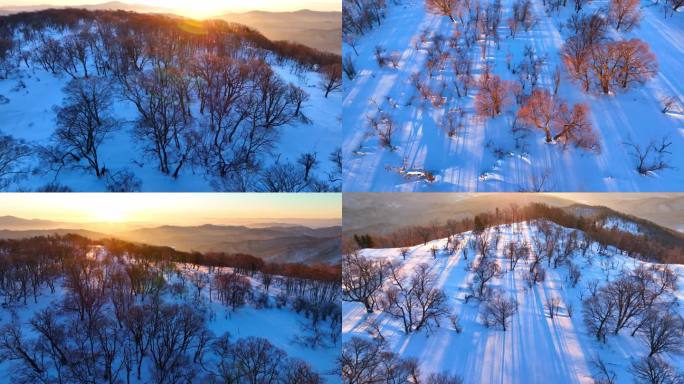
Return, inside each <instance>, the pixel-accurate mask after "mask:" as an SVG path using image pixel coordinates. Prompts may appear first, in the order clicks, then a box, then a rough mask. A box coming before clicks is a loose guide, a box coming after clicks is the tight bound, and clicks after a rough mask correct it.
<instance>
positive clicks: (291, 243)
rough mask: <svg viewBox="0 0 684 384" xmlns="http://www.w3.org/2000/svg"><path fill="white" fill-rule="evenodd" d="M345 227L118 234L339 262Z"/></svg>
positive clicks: (275, 257)
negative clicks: (342, 230) (343, 228)
mask: <svg viewBox="0 0 684 384" xmlns="http://www.w3.org/2000/svg"><path fill="white" fill-rule="evenodd" d="M340 235H341V228H340V227H339V226H337V227H325V228H309V227H304V226H277V227H262V228H250V227H245V226H219V225H202V226H198V227H180V226H161V227H155V228H143V229H137V230H133V231H129V232H125V233H120V234H118V235H117V236H118V237H120V238H122V239H124V240H129V241H135V242H141V243H146V244H153V245H167V246H171V247H173V248H175V249H178V250H183V251H192V250H195V251H200V252H209V251H214V252H228V253H249V254H252V255H254V256H258V257H261V258H263V259H265V260H269V261H279V262H304V263H308V262H322V263H337V262H338V261H339V257H340V251H339V250H340Z"/></svg>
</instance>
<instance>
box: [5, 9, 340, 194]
mask: <svg viewBox="0 0 684 384" xmlns="http://www.w3.org/2000/svg"><path fill="white" fill-rule="evenodd" d="M65 12H66V11H65ZM89 17H90V16H89ZM141 17H147V16H141ZM149 17H150V19H149V20H154V18H153V16H149ZM146 20H148V19H146ZM161 20H164V19H161ZM154 21H155V22H156V20H154ZM107 22H108V21H102V22H96V23H93V22H92V20H90V19H87V20H84V21H81V22H79V23H76V25H74V26H72V28H71V29H66V30H60V29H57V28H53V27H47V28H45V29H43V30H40V31H35V30H32V31H29V30H30V29H31V28H32V27H24V26H22V27H21V28H17V29H15V30H13V31H12V37H11V39H10V40H11V41H13V45H11V46H10V49H8V50H7V52H5V51H4V49H5V48H3V54H2V55H0V64H1V65H0V71H2V72H3V73H2V75H0V132H1V133H2V135H10V136H12V137H13V138H14V139H16V140H24V142H19V143H20V144H22V145H24V147H21V152H20V153H21V155H20V156H18V155H16V154H15V155H12V154H10V153H7V154H3V156H4V157H8V158H9V157H10V156H14V157H18V158H17V159H14V162H12V163H9V161H7V162H8V163H9V166H7V165H3V166H4V167H5V168H6V169H7V170H6V171H3V174H2V175H1V176H2V181H3V187H4V189H5V190H9V191H17V190H18V191H32V190H36V189H39V188H45V187H46V186H49V187H48V188H47V189H58V186H59V187H66V188H68V189H71V190H74V191H105V190H116V189H117V185H118V186H120V187H121V186H123V187H124V189H131V190H133V191H137V190H140V191H212V190H219V191H220V190H240V189H246V190H271V189H282V190H288V189H295V190H296V189H301V190H311V189H321V188H324V187H323V186H324V185H325V188H331V189H333V190H336V189H337V190H338V189H339V188H340V182H339V181H338V180H339V178H340V177H339V167H338V164H337V163H336V162H335V161H333V160H331V159H332V158H333V154H335V153H337V149H338V148H339V147H340V135H341V122H340V120H341V106H340V104H341V98H342V95H341V92H339V91H336V90H331V91H330V92H329V93H327V92H326V90H325V89H324V88H325V87H324V85H323V84H326V76H325V75H324V73H325V71H324V70H321V69H320V66H318V65H312V64H310V63H309V64H307V65H302V64H301V63H298V62H297V61H296V60H291V59H284V58H283V57H282V56H279V55H278V54H277V53H274V52H269V51H266V50H260V49H257V50H253V51H252V53H250V54H245V52H246V51H250V50H251V49H252V48H248V47H247V46H246V45H245V46H242V47H237V48H235V47H233V48H226V49H229V50H230V49H232V50H233V51H231V52H230V56H232V58H233V59H234V60H235V61H233V63H238V62H241V61H242V60H247V61H246V62H245V64H246V65H247V66H250V67H251V68H252V69H258V68H259V66H258V65H257V63H256V62H252V63H249V60H250V59H247V58H248V57H250V56H252V57H257V56H260V57H261V58H262V59H263V61H264V62H265V63H267V64H268V65H267V67H270V69H271V70H273V72H275V77H274V78H273V81H274V82H273V83H272V85H275V86H276V88H272V89H271V90H267V91H265V93H264V95H269V93H270V92H272V91H274V90H276V89H277V88H280V87H281V86H282V87H283V88H282V90H284V91H285V93H284V94H282V95H280V96H275V97H273V96H268V97H273V98H272V99H271V100H270V101H268V102H266V101H265V104H264V108H265V109H269V108H270V111H269V112H265V110H264V111H263V112H265V114H264V116H265V115H269V114H271V115H270V116H268V117H266V118H265V119H262V118H261V117H259V118H257V119H256V120H260V122H256V120H253V122H255V124H256V125H254V127H258V126H259V125H260V124H263V127H264V128H265V129H266V131H265V132H264V133H267V134H265V135H262V133H258V134H257V135H256V136H255V137H254V138H252V141H251V142H249V143H248V144H247V145H246V146H243V147H240V148H238V147H235V148H232V149H228V148H227V147H228V145H226V146H225V148H223V149H221V150H219V151H225V153H223V155H222V156H228V157H226V158H225V159H224V160H221V161H220V163H221V164H222V165H221V167H222V168H226V167H228V168H230V167H233V168H231V169H232V170H231V171H228V174H230V173H231V172H233V171H234V170H235V169H238V168H240V167H241V166H242V165H240V164H243V163H244V164H249V165H247V166H246V167H247V168H249V169H243V170H241V171H238V173H240V172H243V173H244V174H243V175H242V176H239V177H238V179H240V178H242V180H241V181H238V182H236V180H235V178H233V177H232V176H231V177H227V176H226V173H225V172H226V170H225V169H223V170H220V171H218V174H219V176H218V177H217V170H216V168H215V167H216V164H217V163H216V162H215V161H214V160H209V161H206V160H207V159H206V158H205V159H204V160H202V159H201V158H202V157H205V155H202V153H203V152H204V149H203V146H204V144H203V143H202V142H203V141H204V138H203V136H204V133H203V132H205V130H208V131H210V132H212V134H213V133H216V134H217V135H219V133H218V132H217V128H216V126H221V124H223V125H224V126H223V127H222V128H220V129H225V128H227V127H228V125H230V124H233V123H235V122H238V123H237V124H238V125H239V124H240V121H242V123H243V124H248V119H245V110H244V109H241V108H243V107H245V106H246V104H245V105H242V106H238V104H239V103H240V102H241V101H240V100H245V99H241V98H242V97H247V96H245V95H240V96H236V95H238V94H240V92H243V91H244V90H246V89H247V87H249V85H247V84H246V83H245V84H227V83H225V82H227V81H232V80H226V77H229V76H226V74H225V73H224V74H223V75H220V74H218V73H212V72H207V73H206V75H207V76H208V77H207V79H209V82H208V83H202V81H199V80H198V79H197V78H196V74H191V70H193V69H192V68H194V66H195V65H200V64H198V63H199V62H200V61H201V60H205V59H207V58H208V60H216V59H217V58H216V56H214V54H215V52H212V51H211V50H210V49H207V50H204V49H202V48H199V49H198V48H197V47H193V48H191V50H190V49H189V50H188V52H184V53H183V54H184V55H190V56H189V57H192V58H191V59H189V60H191V61H190V62H184V63H183V64H180V62H183V61H186V59H181V58H176V57H174V55H175V54H176V53H174V52H170V51H169V52H163V50H164V49H169V50H172V49H175V48H173V47H168V46H167V47H164V48H160V51H159V52H156V53H151V52H152V51H154V50H156V48H152V47H148V46H146V45H145V43H143V40H144V39H143V38H142V37H141V35H142V36H144V35H145V33H141V35H137V36H136V42H135V43H133V44H138V45H139V46H137V47H133V48H134V49H137V50H139V53H138V54H140V55H141V56H140V58H139V60H140V63H142V65H141V68H140V70H141V72H148V73H150V74H151V73H153V72H154V71H155V68H157V70H158V69H159V67H160V66H161V67H163V68H164V69H163V71H168V72H165V73H171V74H173V73H174V72H173V71H175V70H178V71H180V72H179V73H180V76H181V77H179V78H178V79H182V80H181V82H180V83H179V84H176V85H179V86H180V87H181V88H183V87H185V90H184V91H181V93H186V96H185V97H187V98H188V103H189V104H190V105H187V106H183V107H181V108H180V109H179V111H180V110H182V109H184V108H185V109H186V112H187V115H186V116H185V117H183V118H182V120H183V123H182V124H180V125H179V124H177V123H176V122H173V121H171V122H169V123H167V125H168V127H166V129H169V128H171V130H172V131H173V132H174V133H173V135H174V136H175V138H174V139H173V142H171V141H170V142H169V143H167V145H169V147H168V155H165V154H161V155H158V154H155V152H158V151H159V148H157V149H153V148H154V145H153V144H151V143H150V142H148V140H147V139H145V137H144V136H141V135H140V130H139V129H138V134H136V133H134V131H135V130H136V126H139V125H140V124H139V123H140V119H141V118H140V115H141V112H140V108H139V107H137V106H136V105H135V104H134V102H132V100H131V98H130V97H126V96H125V92H124V89H123V88H125V87H123V86H122V84H121V83H120V81H119V80H117V79H116V77H117V76H119V75H120V74H119V75H115V74H114V73H112V72H115V71H111V68H110V69H107V70H103V68H106V66H107V65H111V67H114V66H115V65H116V64H115V62H116V61H117V59H115V58H114V57H109V56H107V55H108V54H103V52H104V51H108V52H113V51H116V50H117V48H115V47H113V46H109V45H108V44H110V43H108V42H106V41H104V40H101V39H105V38H104V37H102V35H100V34H103V35H104V34H106V32H104V31H103V30H104V29H105V28H113V29H116V28H119V27H120V26H117V25H109V26H108V25H106V23H107ZM117 22H121V21H119V20H117ZM126 22H127V21H125V20H124V21H123V23H126ZM188 24H192V23H191V22H188ZM192 25H193V28H198V29H202V28H205V26H201V25H196V24H192ZM22 28H26V29H24V30H22ZM125 28H126V27H124V29H125ZM177 28H179V29H180V30H181V31H185V30H186V29H185V28H186V27H185V26H183V25H181V26H179V27H177ZM207 28H208V27H207ZM116 33H122V32H119V31H117V32H116ZM126 33H129V32H126ZM138 33H139V32H138ZM146 33H149V32H146ZM171 33H177V32H175V31H172V32H171ZM202 33H206V31H203V32H202ZM81 35H85V36H87V37H85V39H91V40H88V45H87V47H88V48H87V49H85V62H86V67H87V68H88V74H89V76H90V77H97V78H105V79H106V80H107V82H108V83H107V85H106V87H105V88H107V89H108V91H109V92H110V93H112V97H111V101H108V102H106V103H109V104H111V108H107V110H104V108H103V111H102V112H101V114H102V115H103V117H104V116H105V115H106V117H107V119H109V120H112V121H115V123H114V124H113V128H109V129H108V132H107V133H106V134H98V135H96V136H95V139H94V142H95V144H94V150H89V151H90V152H93V153H94V151H95V150H96V151H97V158H98V163H99V164H98V166H99V168H102V169H103V170H104V174H103V175H100V176H98V175H96V172H94V170H92V169H89V168H92V166H89V164H88V162H87V161H86V156H85V155H84V154H81V153H79V151H76V150H71V152H72V153H73V155H68V156H67V155H65V157H63V158H61V162H64V163H65V164H59V162H60V160H59V159H57V161H56V162H55V161H54V160H55V159H52V160H47V159H49V158H50V156H41V153H44V152H45V151H44V150H43V148H47V147H50V146H54V145H55V144H56V143H55V137H54V136H53V135H54V134H55V131H56V129H57V128H58V127H59V126H60V124H59V121H58V118H57V117H58V112H57V110H56V108H62V107H64V105H65V104H66V101H65V98H66V97H67V94H66V87H67V85H68V84H69V83H70V82H72V81H73V80H72V78H73V77H75V78H78V79H81V78H84V77H86V76H85V71H84V70H83V69H82V68H81V66H80V65H78V66H74V68H73V69H69V71H70V72H71V73H73V76H72V75H69V74H67V73H66V71H65V70H61V69H60V68H59V67H60V66H65V67H67V68H68V67H69V65H64V64H60V63H61V62H60V60H67V57H68V54H67V53H66V50H67V47H66V45H67V41H73V39H74V36H81ZM133 35H134V36H135V33H133ZM162 35H163V33H162ZM38 36H40V38H39V37H38ZM52 39H54V40H52ZM156 39H157V40H158V41H157V44H159V45H160V46H161V45H164V43H163V42H161V41H160V39H161V38H159V37H157V38H156ZM219 39H225V41H226V42H228V41H232V40H233V39H234V37H231V36H230V33H229V34H227V35H224V36H221V37H219ZM45 41H48V42H56V43H55V44H56V47H57V49H56V53H54V54H55V55H62V56H64V57H63V58H59V59H56V60H57V61H56V64H55V63H54V62H53V63H51V65H56V66H57V69H56V70H55V71H54V72H55V73H53V71H51V70H47V68H46V67H44V66H43V65H41V64H39V59H37V58H36V56H37V55H39V54H40V52H44V50H43V51H41V48H42V47H44V44H45ZM113 41H114V40H113ZM238 41H239V39H238ZM242 43H243V44H247V43H246V42H244V41H243V42H242ZM60 44H62V46H60ZM219 44H220V43H219ZM229 44H233V42H231V43H226V45H229ZM238 44H241V43H238ZM269 44H270V43H269ZM193 50H194V51H193ZM157 54H160V55H167V58H166V59H164V60H168V61H167V62H166V63H165V64H160V63H156V64H153V63H152V62H153V61H154V60H150V59H151V57H152V56H154V55H157ZM255 54H256V56H253V55H255ZM97 55H104V56H103V57H98V58H97V60H100V61H97V60H96V56H97ZM218 55H221V54H218ZM169 58H170V59H169ZM195 60H197V62H195ZM104 63H107V64H104ZM218 65H221V64H218ZM227 66H228V64H225V65H222V67H223V69H222V70H224V71H228V68H227ZM214 70H216V67H214ZM220 70H221V69H219V70H216V71H220ZM240 74H241V76H248V75H247V74H245V73H242V72H240ZM127 76H128V78H129V80H130V79H132V78H134V77H135V76H137V74H131V73H129V74H128V75H127ZM131 76H132V77H131ZM212 76H213V78H214V79H215V80H211V78H212ZM221 76H224V77H223V78H221ZM154 78H155V76H152V77H151V78H150V79H154ZM219 78H221V79H220V80H219ZM170 81H171V82H174V81H176V80H173V79H172V80H170ZM214 81H215V82H216V83H213V84H214V86H218V87H225V88H224V89H222V90H219V89H218V88H216V89H214V90H212V89H211V88H210V87H209V85H208V84H212V82H214ZM183 82H185V84H184V85H183ZM220 82H224V83H220ZM133 83H135V81H134V82H133ZM138 85H140V84H138ZM167 85H168V84H167ZM290 86H291V87H293V88H288V87H290ZM230 87H234V88H230ZM241 87H242V88H241ZM294 87H298V88H296V89H299V90H301V91H303V92H304V93H301V94H299V95H301V96H303V98H301V99H300V100H301V101H302V102H301V104H300V107H301V108H300V107H295V102H294V101H293V99H292V97H294V94H293V93H288V92H291V91H287V90H288V89H290V90H294V89H295V88H294ZM150 89H151V88H148V89H147V92H149V91H150ZM169 90H170V89H169ZM157 92H165V90H164V87H161V88H159V89H157ZM203 92H206V93H207V94H209V93H211V92H216V96H217V97H219V99H217V100H216V101H217V104H216V105H214V106H213V107H211V106H206V104H207V102H205V100H200V95H202V94H203ZM231 92H233V93H231ZM251 92H252V94H253V95H254V94H256V93H258V92H259V91H257V90H252V91H251ZM276 93H277V92H273V95H276ZM221 97H223V99H220V98H221ZM231 97H232V99H231ZM281 97H282V98H281ZM298 97H299V96H298ZM174 100H176V102H178V100H181V102H180V103H181V104H184V102H183V101H182V97H181V98H179V97H178V96H175V99H174ZM253 101H255V99H253ZM143 104H144V103H143ZM219 104H220V105H221V106H220V107H218V105H219ZM267 104H268V106H266V105H267ZM162 105H163V104H162ZM254 105H256V104H253V106H254ZM145 108H147V107H143V109H145ZM153 108H154V107H153V104H151V103H150V105H149V108H147V109H148V113H149V112H150V111H151V110H152V109H153ZM165 108H167V109H166V111H164V110H162V109H159V110H157V111H156V112H154V113H156V115H155V116H158V118H159V119H160V120H164V118H165V119H167V120H173V119H175V120H177V119H178V116H177V112H178V111H176V112H174V111H173V109H174V108H175V107H174V103H172V104H171V105H167V106H165ZM216 108H223V112H219V111H218V110H217V109H216ZM247 108H249V107H247ZM239 109H240V111H238V110H239ZM295 109H297V112H296V113H294V114H293V111H294V110H295ZM212 113H213V115H212ZM218 113H221V114H223V116H220V117H219V116H218ZM174 114H176V115H174ZM162 115H166V116H164V117H163V118H162ZM255 116H256V115H255ZM212 119H213V120H212ZM269 120H270V121H269ZM212 124H213V125H212ZM249 124H251V123H249ZM267 125H270V127H267ZM241 127H244V125H243V126H241ZM148 128H149V127H148ZM240 129H242V128H239V129H238V130H237V131H236V132H234V133H235V137H232V136H233V135H231V138H230V139H229V140H227V142H229V143H231V144H230V145H234V146H237V145H238V144H237V141H238V140H237V139H241V138H240V137H238V136H240V135H242V134H241V133H240ZM258 129H261V128H258ZM176 131H178V132H181V131H182V133H178V134H176V133H175V132H176ZM83 140H85V139H83ZM155 140H156V139H155ZM163 140H166V138H164V139H162V141H163ZM99 141H101V143H100V142H99ZM174 142H175V146H177V147H178V148H175V147H174V146H173V144H174ZM214 143H215V144H217V143H219V141H214ZM57 146H58V147H61V149H62V150H64V151H67V150H69V149H71V147H70V146H68V145H66V144H65V143H64V142H61V143H60V142H58V143H57ZM83 146H84V147H86V146H87V145H86V144H83ZM245 148H248V149H245ZM3 150H4V151H5V152H9V151H10V150H9V149H3ZM243 150H247V151H251V152H252V153H251V154H245V153H243V152H241V151H243ZM27 152H28V153H27ZM58 152H59V151H58ZM176 152H177V153H176ZM229 152H230V154H229ZM305 154H310V155H313V156H314V158H313V166H312V167H311V169H310V174H308V175H307V179H309V180H308V182H309V184H312V185H313V184H314V183H313V182H312V181H313V180H314V178H315V180H317V184H316V186H315V187H312V186H310V185H308V186H307V185H302V184H306V183H302V181H301V180H298V178H301V177H298V176H301V175H299V173H301V174H302V175H303V172H304V171H303V170H302V171H301V172H300V170H299V169H298V168H296V167H302V169H303V166H301V165H299V161H300V160H301V158H302V156H303V155H305ZM59 156H61V155H58V157H59ZM166 156H168V159H169V160H168V161H169V162H170V165H171V169H170V170H167V171H164V170H163V169H161V168H162V167H160V161H158V160H157V157H160V159H162V158H164V157H166ZM240 156H247V158H246V159H244V161H243V160H240V159H239V157H240ZM4 157H3V158H4ZM88 157H94V155H92V154H91V155H89V156H88ZM250 157H251V158H250ZM74 158H75V160H74ZM8 160H9V159H8ZM65 160H66V161H65ZM163 161H166V160H163ZM51 162H52V163H51ZM55 163H57V164H55ZM3 164H5V163H3ZM178 165H181V166H182V169H181V170H180V172H179V173H178V177H174V168H175V167H176V166H178ZM283 166H284V168H283ZM283 169H284V170H285V171H283ZM269 170H270V171H269ZM267 172H270V175H271V179H278V180H277V181H275V182H273V183H271V182H266V181H265V178H264V180H262V179H261V176H260V175H263V174H265V173H267ZM307 172H309V170H307ZM220 175H223V176H220ZM17 176H18V177H17ZM290 179H296V180H290ZM5 180H6V181H7V182H4V181H5ZM286 180H289V181H290V184H288V185H284V184H285V183H286ZM331 180H332V181H331ZM292 184H295V185H292Z"/></svg>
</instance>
